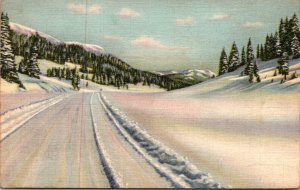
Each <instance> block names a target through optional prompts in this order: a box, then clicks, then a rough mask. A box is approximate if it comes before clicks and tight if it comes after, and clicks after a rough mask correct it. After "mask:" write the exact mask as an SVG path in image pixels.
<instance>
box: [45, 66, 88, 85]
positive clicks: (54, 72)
mask: <svg viewBox="0 0 300 190" xmlns="http://www.w3.org/2000/svg"><path fill="white" fill-rule="evenodd" d="M82 76H83V74H82ZM47 77H57V78H59V80H61V79H62V78H63V79H66V80H71V84H72V86H73V88H74V89H75V90H76V89H77V90H79V89H80V88H79V84H80V75H79V71H78V70H77V68H76V67H75V68H74V69H70V68H68V67H67V68H60V67H52V68H51V69H50V68H49V69H47ZM81 78H82V79H83V77H81ZM86 79H88V77H87V75H86Z"/></svg>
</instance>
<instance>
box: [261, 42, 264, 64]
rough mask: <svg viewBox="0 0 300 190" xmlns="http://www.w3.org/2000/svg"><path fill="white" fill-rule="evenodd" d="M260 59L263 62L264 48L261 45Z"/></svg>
mask: <svg viewBox="0 0 300 190" xmlns="http://www.w3.org/2000/svg"><path fill="white" fill-rule="evenodd" d="M260 59H261V60H262V61H264V60H265V50H264V46H263V45H262V44H260Z"/></svg>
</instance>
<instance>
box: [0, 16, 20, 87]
mask: <svg viewBox="0 0 300 190" xmlns="http://www.w3.org/2000/svg"><path fill="white" fill-rule="evenodd" d="M0 37H1V38H0V58H1V60H0V69H1V72H0V73H1V77H2V78H3V79H5V80H6V81H8V82H15V83H17V84H19V86H20V87H22V88H25V87H24V86H23V84H22V82H21V81H20V79H19V75H18V73H17V65H16V63H15V55H14V54H13V51H12V42H11V35H10V28H9V19H8V16H7V15H4V14H3V13H1V34H0Z"/></svg>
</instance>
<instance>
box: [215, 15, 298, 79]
mask: <svg viewBox="0 0 300 190" xmlns="http://www.w3.org/2000/svg"><path fill="white" fill-rule="evenodd" d="M298 22H299V20H298V18H297V15H296V14H294V15H293V16H292V18H291V19H288V17H286V19H285V20H283V19H281V21H280V24H279V30H278V31H276V32H275V34H274V35H273V34H271V35H267V36H266V41H265V44H264V45H263V44H260V45H259V44H258V45H257V52H256V59H255V57H254V53H253V48H252V45H251V39H249V41H248V44H247V49H246V52H245V48H244V47H243V49H242V52H241V59H240V57H239V51H238V48H237V46H236V44H235V42H234V43H233V45H232V48H231V51H230V55H229V57H227V54H226V52H225V48H223V50H222V52H221V56H220V62H219V75H222V74H224V73H227V72H232V71H234V70H236V69H237V68H238V67H240V66H243V65H246V66H245V69H244V71H243V72H242V75H249V82H253V79H254V77H256V81H257V82H260V80H261V79H260V77H259V75H258V67H257V64H256V60H257V59H261V60H262V61H267V60H271V59H275V58H279V59H278V67H277V69H278V71H279V74H282V75H284V80H286V75H288V73H289V68H288V60H289V56H292V58H299V57H300V41H299V39H300V32H299V26H298Z"/></svg>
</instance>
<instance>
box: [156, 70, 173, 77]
mask: <svg viewBox="0 0 300 190" xmlns="http://www.w3.org/2000/svg"><path fill="white" fill-rule="evenodd" d="M154 73H155V74H158V75H160V76H164V75H173V74H177V73H178V72H177V71H173V70H168V71H155V72H154Z"/></svg>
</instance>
